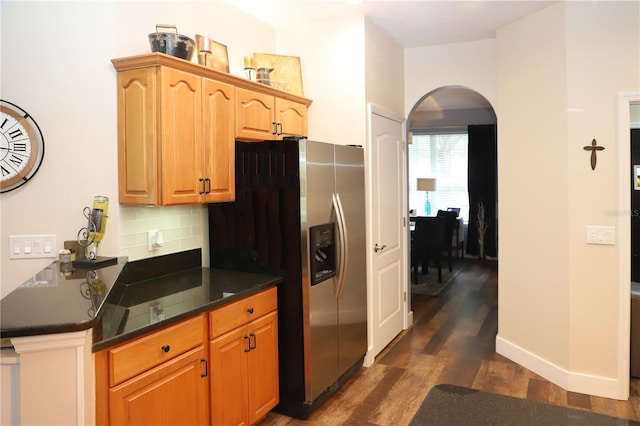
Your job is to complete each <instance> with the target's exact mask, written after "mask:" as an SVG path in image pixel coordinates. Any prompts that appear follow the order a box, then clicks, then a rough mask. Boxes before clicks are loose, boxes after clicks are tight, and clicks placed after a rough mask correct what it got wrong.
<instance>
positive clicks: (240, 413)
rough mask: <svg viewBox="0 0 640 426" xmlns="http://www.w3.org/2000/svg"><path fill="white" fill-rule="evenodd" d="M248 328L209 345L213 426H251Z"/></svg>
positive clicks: (224, 336)
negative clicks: (248, 384) (248, 386)
mask: <svg viewBox="0 0 640 426" xmlns="http://www.w3.org/2000/svg"><path fill="white" fill-rule="evenodd" d="M249 343H250V342H249V336H248V332H247V327H246V326H243V327H239V328H237V329H234V330H232V331H230V332H229V333H227V334H223V335H222V336H220V337H218V338H217V339H214V340H212V341H211V342H210V343H209V357H210V360H211V418H212V424H214V425H226V426H232V425H248V424H249V419H248V417H249V416H248V413H249V411H248V407H247V401H248V393H247V353H248V351H249Z"/></svg>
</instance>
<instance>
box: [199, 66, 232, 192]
mask: <svg viewBox="0 0 640 426" xmlns="http://www.w3.org/2000/svg"><path fill="white" fill-rule="evenodd" d="M234 92H235V90H234V87H233V86H231V85H229V84H224V83H219V82H217V81H213V80H209V79H206V78H203V79H202V117H203V125H202V127H203V132H204V153H203V155H204V171H203V176H202V177H203V178H204V179H207V180H206V181H205V182H204V184H205V189H206V193H205V194H203V195H202V199H201V201H202V202H206V203H213V202H219V201H234V200H235V198H236V195H235V194H236V188H235V187H236V185H235V140H234V108H235V99H234Z"/></svg>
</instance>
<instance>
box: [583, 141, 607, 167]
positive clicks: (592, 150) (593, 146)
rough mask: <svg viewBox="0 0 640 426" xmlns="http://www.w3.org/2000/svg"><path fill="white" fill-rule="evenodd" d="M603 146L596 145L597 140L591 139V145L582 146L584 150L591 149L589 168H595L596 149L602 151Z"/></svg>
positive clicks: (596, 159) (596, 160)
mask: <svg viewBox="0 0 640 426" xmlns="http://www.w3.org/2000/svg"><path fill="white" fill-rule="evenodd" d="M603 149H604V146H598V142H596V140H595V139H594V140H592V141H591V145H587V146H585V147H584V150H585V151H591V170H595V169H596V163H597V162H598V158H597V157H596V151H602V150H603Z"/></svg>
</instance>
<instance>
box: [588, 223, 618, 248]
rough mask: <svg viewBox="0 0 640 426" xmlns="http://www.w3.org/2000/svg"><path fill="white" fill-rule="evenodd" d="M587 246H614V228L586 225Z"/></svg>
mask: <svg viewBox="0 0 640 426" xmlns="http://www.w3.org/2000/svg"><path fill="white" fill-rule="evenodd" d="M587 244H601V245H611V246H613V245H615V244H616V228H615V227H613V226H594V225H587Z"/></svg>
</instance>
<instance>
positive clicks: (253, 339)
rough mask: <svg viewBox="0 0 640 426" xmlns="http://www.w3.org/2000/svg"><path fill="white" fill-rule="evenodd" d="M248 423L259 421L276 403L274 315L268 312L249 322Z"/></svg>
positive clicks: (277, 392) (277, 398) (275, 323)
mask: <svg viewBox="0 0 640 426" xmlns="http://www.w3.org/2000/svg"><path fill="white" fill-rule="evenodd" d="M248 328H249V339H250V343H251V348H252V349H251V351H250V352H249V353H248V364H249V366H248V374H249V376H248V378H249V384H248V386H249V421H250V423H251V424H254V423H255V422H256V421H258V420H260V419H262V418H263V417H264V416H266V415H267V413H268V412H269V411H271V409H272V408H273V407H275V406H276V405H278V402H279V401H280V400H279V390H278V389H279V385H278V316H277V313H276V312H271V313H269V314H267V315H265V316H263V317H261V318H258V319H257V320H255V321H253V322H251V323H249V325H248Z"/></svg>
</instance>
